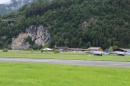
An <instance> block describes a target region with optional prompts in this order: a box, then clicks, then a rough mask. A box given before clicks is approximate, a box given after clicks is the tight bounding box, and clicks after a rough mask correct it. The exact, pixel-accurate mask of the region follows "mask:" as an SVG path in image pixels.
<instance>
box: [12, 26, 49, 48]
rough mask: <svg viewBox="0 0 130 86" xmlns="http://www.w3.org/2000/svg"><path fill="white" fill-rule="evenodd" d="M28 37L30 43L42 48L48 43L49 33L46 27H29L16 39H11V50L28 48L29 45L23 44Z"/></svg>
mask: <svg viewBox="0 0 130 86" xmlns="http://www.w3.org/2000/svg"><path fill="white" fill-rule="evenodd" d="M28 36H29V37H31V38H32V41H34V43H35V44H37V45H42V46H44V44H45V43H47V42H49V41H50V33H49V31H48V30H47V28H46V27H44V26H43V25H39V26H38V27H36V26H34V25H31V26H30V27H29V28H27V29H26V32H25V33H21V34H19V35H18V36H17V38H13V39H12V44H11V48H12V49H15V50H19V49H27V48H28V47H30V46H31V45H30V44H29V43H28V42H25V39H26V38H27V37H28Z"/></svg>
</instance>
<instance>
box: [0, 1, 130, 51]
mask: <svg viewBox="0 0 130 86" xmlns="http://www.w3.org/2000/svg"><path fill="white" fill-rule="evenodd" d="M10 18H19V21H18V22H16V23H14V24H13V25H10V24H8V23H7V22H2V21H0V37H1V38H0V48H4V47H9V45H10V43H11V41H12V38H13V37H16V36H17V35H18V34H19V33H21V32H25V29H26V28H27V27H29V26H30V25H36V26H37V25H41V24H42V25H44V26H45V27H47V28H48V30H49V31H50V33H51V42H50V43H49V47H52V46H54V45H57V46H68V47H75V48H88V47H90V46H95V47H97V46H100V47H102V48H104V49H105V48H108V47H110V46H117V47H125V48H130V0H52V1H48V0H38V1H37V2H35V3H32V4H31V5H24V6H22V7H21V8H20V9H19V10H18V12H17V13H9V14H5V15H2V16H0V20H1V19H10Z"/></svg>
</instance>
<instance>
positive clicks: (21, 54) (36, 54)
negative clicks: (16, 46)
mask: <svg viewBox="0 0 130 86" xmlns="http://www.w3.org/2000/svg"><path fill="white" fill-rule="evenodd" d="M0 57H14V58H46V59H70V60H71V59H77V60H102V61H127V62H129V61H130V56H116V55H103V56H93V55H91V56H89V55H88V54H86V53H85V52H82V53H77V52H61V53H58V54H55V53H53V52H46V53H45V52H44V53H41V52H40V51H33V52H31V51H20V50H17V51H15V50H11V51H9V52H3V51H0Z"/></svg>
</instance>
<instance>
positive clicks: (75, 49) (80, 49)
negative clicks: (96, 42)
mask: <svg viewBox="0 0 130 86" xmlns="http://www.w3.org/2000/svg"><path fill="white" fill-rule="evenodd" d="M69 50H73V51H84V50H88V49H82V48H69Z"/></svg>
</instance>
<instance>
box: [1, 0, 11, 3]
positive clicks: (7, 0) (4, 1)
mask: <svg viewBox="0 0 130 86" xmlns="http://www.w3.org/2000/svg"><path fill="white" fill-rule="evenodd" d="M10 1H11V0H0V4H3V3H8V2H10Z"/></svg>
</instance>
